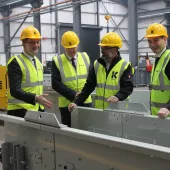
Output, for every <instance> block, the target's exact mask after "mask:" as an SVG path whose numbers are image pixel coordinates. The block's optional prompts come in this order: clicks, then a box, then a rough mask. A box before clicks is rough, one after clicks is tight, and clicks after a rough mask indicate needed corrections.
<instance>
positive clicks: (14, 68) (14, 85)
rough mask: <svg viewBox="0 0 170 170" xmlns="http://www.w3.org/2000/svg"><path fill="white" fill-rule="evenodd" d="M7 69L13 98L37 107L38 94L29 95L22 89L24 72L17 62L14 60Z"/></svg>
mask: <svg viewBox="0 0 170 170" xmlns="http://www.w3.org/2000/svg"><path fill="white" fill-rule="evenodd" d="M7 67H8V78H9V87H10V93H11V96H13V97H14V98H16V99H19V100H22V101H24V102H26V103H29V104H32V105H35V104H36V103H35V96H36V94H34V93H28V92H25V91H23V90H22V89H21V82H22V71H21V68H20V66H19V64H18V62H17V60H16V59H15V58H14V59H13V60H12V61H11V62H10V64H8V66H7Z"/></svg>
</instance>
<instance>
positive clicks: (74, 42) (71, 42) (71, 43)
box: [61, 31, 80, 48]
mask: <svg viewBox="0 0 170 170" xmlns="http://www.w3.org/2000/svg"><path fill="white" fill-rule="evenodd" d="M79 42H80V41H79V38H78V36H77V34H76V33H74V32H73V31H67V32H65V33H64V34H63V36H62V38H61V45H62V46H63V47H64V48H74V47H77V46H78V44H79Z"/></svg>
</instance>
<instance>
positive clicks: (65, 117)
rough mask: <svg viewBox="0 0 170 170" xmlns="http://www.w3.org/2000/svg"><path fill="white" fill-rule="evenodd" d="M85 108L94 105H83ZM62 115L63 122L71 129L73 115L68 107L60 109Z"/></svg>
mask: <svg viewBox="0 0 170 170" xmlns="http://www.w3.org/2000/svg"><path fill="white" fill-rule="evenodd" d="M82 106H83V107H92V103H86V104H83V105H82ZM59 110H60V113H61V122H62V124H64V125H67V126H68V127H71V113H70V112H69V110H68V107H59Z"/></svg>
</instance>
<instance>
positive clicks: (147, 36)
mask: <svg viewBox="0 0 170 170" xmlns="http://www.w3.org/2000/svg"><path fill="white" fill-rule="evenodd" d="M162 36H163V37H166V38H168V35H158V34H155V35H145V38H156V37H162Z"/></svg>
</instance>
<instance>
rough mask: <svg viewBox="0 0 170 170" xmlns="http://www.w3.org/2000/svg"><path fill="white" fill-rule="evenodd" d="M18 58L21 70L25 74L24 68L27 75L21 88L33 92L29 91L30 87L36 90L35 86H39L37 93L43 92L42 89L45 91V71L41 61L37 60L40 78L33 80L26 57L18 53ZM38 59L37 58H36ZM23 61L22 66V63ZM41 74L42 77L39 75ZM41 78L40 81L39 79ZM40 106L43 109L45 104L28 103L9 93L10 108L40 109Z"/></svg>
mask: <svg viewBox="0 0 170 170" xmlns="http://www.w3.org/2000/svg"><path fill="white" fill-rule="evenodd" d="M16 60H18V61H19V62H18V64H19V66H20V67H21V72H22V74H23V69H24V75H25V79H24V82H23V80H22V83H21V89H22V90H24V91H26V92H31V91H29V88H31V89H32V90H35V88H37V89H36V90H37V93H36V91H35V93H36V94H42V91H43V89H42V88H43V87H42V86H43V80H42V79H43V72H42V69H43V68H42V65H41V63H40V62H39V61H37V66H38V70H36V71H37V74H38V77H37V78H38V79H36V80H37V81H36V82H31V80H32V79H31V77H30V74H31V73H30V71H29V69H28V66H27V65H26V62H27V61H24V59H23V58H22V57H21V56H20V55H18V56H17V57H16ZM36 60H37V59H36ZM20 63H22V66H21V64H20ZM39 76H40V77H39ZM39 79H40V81H39ZM39 107H41V109H44V106H42V105H40V104H38V103H36V105H32V104H29V103H26V102H24V101H22V100H19V99H16V98H14V97H13V96H11V94H10V93H9V94H8V110H15V109H20V108H24V109H28V110H38V109H39Z"/></svg>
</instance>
